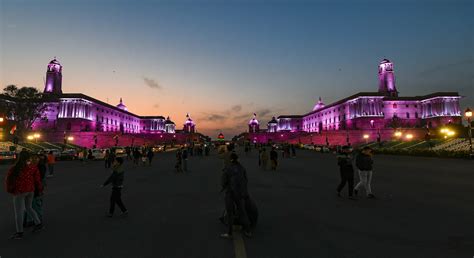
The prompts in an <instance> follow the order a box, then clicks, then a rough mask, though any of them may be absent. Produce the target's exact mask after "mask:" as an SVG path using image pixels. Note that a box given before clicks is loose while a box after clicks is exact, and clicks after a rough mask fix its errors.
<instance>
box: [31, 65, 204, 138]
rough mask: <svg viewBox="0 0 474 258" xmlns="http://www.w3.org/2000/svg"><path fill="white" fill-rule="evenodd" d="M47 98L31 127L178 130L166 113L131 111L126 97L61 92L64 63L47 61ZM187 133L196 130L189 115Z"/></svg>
mask: <svg viewBox="0 0 474 258" xmlns="http://www.w3.org/2000/svg"><path fill="white" fill-rule="evenodd" d="M44 94H45V96H44V99H45V105H47V109H46V111H45V112H44V114H43V116H42V118H41V119H38V120H37V121H35V123H34V124H33V126H32V128H31V129H32V130H43V131H50V132H54V131H58V132H63V131H64V132H117V133H121V134H161V133H168V134H175V133H176V132H177V131H176V130H175V127H176V125H175V123H174V122H173V121H171V120H170V118H169V117H167V118H166V119H165V118H164V117H163V116H139V115H136V114H133V113H131V112H129V111H128V108H127V107H126V106H125V104H124V102H123V99H122V98H120V101H119V103H118V105H116V106H113V105H110V104H108V103H104V102H102V101H100V100H97V99H94V98H92V97H90V96H87V95H84V94H80V93H63V92H62V66H61V64H60V63H59V62H58V61H57V60H56V59H54V60H52V61H51V62H50V63H49V64H48V68H47V72H46V82H45V88H44ZM182 132H184V133H195V132H196V124H195V122H194V121H193V120H192V119H191V118H190V117H189V115H188V116H186V120H185V124H184V130H183V131H182Z"/></svg>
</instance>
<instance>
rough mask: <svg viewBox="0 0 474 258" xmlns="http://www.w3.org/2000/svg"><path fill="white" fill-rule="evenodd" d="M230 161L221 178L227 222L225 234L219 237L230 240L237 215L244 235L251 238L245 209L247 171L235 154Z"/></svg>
mask: <svg viewBox="0 0 474 258" xmlns="http://www.w3.org/2000/svg"><path fill="white" fill-rule="evenodd" d="M230 160H231V164H230V165H229V166H227V167H226V168H225V169H224V173H223V174H222V178H221V186H222V190H221V192H222V191H224V192H225V198H224V199H225V210H226V216H227V222H228V225H227V232H226V233H223V234H221V237H223V238H232V227H233V225H234V220H236V219H237V214H238V217H239V220H240V222H241V223H242V227H243V230H244V235H245V236H247V237H251V236H252V233H251V231H250V222H249V218H248V215H247V211H246V209H245V200H246V199H248V198H249V194H248V188H247V184H248V179H247V171H246V170H245V168H244V167H243V166H242V165H241V164H240V162H239V160H238V156H237V154H235V153H232V154H231V155H230Z"/></svg>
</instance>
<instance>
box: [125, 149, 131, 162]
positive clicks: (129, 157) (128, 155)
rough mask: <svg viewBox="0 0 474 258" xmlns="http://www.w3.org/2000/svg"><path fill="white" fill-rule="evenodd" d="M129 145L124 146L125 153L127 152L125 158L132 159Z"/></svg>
mask: <svg viewBox="0 0 474 258" xmlns="http://www.w3.org/2000/svg"><path fill="white" fill-rule="evenodd" d="M130 148H131V147H126V148H125V153H127V160H131V159H132V151H131V149H130Z"/></svg>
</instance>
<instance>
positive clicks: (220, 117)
mask: <svg viewBox="0 0 474 258" xmlns="http://www.w3.org/2000/svg"><path fill="white" fill-rule="evenodd" d="M226 119H227V117H226V116H223V115H219V114H211V115H208V116H207V117H205V118H204V120H206V121H211V122H218V121H224V120H226Z"/></svg>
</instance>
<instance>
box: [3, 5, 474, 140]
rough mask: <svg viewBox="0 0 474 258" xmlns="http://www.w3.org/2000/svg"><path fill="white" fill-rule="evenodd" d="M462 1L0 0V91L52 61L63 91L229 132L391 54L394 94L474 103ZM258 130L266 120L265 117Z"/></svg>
mask: <svg viewBox="0 0 474 258" xmlns="http://www.w3.org/2000/svg"><path fill="white" fill-rule="evenodd" d="M473 12H474V3H473V1H470V0H466V1H463V0H433V1H428V0H417V1H409V0H391V1H388V0H386V1H380V0H377V1H375V0H367V1H364V0H361V1H355V0H354V1H350V0H347V1H342V0H335V1H329V0H320V1H298V0H291V1H290V0H274V1H272V0H268V1H264V0H256V1H250V0H240V1H238V0H228V1H224V0H222V1H217V0H214V1H205V0H176V1H171V0H169V1H137V0H134V1H132V0H130V1H122V0H119V1H111V0H107V1H90V0H84V1H79V0H77V1H69V0H62V1H50V0H42V1H37V0H29V1H25V0H0V33H1V34H0V86H1V87H4V86H6V85H8V84H16V85H18V86H35V87H38V88H41V89H43V87H44V82H43V80H44V76H45V73H46V65H47V63H48V62H49V61H50V60H51V59H52V58H53V57H54V56H56V57H57V58H58V60H59V61H60V62H61V64H62V65H63V92H69V93H73V92H82V93H85V94H87V95H90V96H92V97H94V98H97V99H100V100H103V101H105V102H107V100H108V102H109V103H110V104H114V105H115V104H117V103H118V101H119V98H120V97H122V98H123V100H124V103H125V104H126V105H127V106H128V109H129V110H130V111H131V112H134V113H136V114H139V115H163V116H167V115H170V116H171V118H172V119H173V120H174V121H175V122H176V124H177V126H178V127H181V125H182V123H183V122H184V119H185V115H186V113H187V112H189V113H190V114H191V116H192V117H193V119H194V120H195V121H196V122H197V129H198V131H201V132H203V133H205V134H208V135H210V136H212V137H216V135H217V134H218V132H219V131H222V132H223V133H224V134H225V135H226V137H227V138H230V137H232V136H233V135H235V134H237V133H239V132H241V131H243V130H245V129H246V123H247V122H248V120H249V119H250V118H251V115H252V114H253V113H254V112H256V113H257V115H258V116H259V119H260V120H261V122H263V123H265V124H266V122H267V121H268V120H269V119H271V116H272V115H275V116H277V115H281V114H302V113H306V112H308V111H310V110H311V109H312V107H313V105H314V103H315V101H316V100H317V99H318V97H319V96H321V97H322V98H323V100H324V102H325V103H326V104H329V103H331V102H333V101H336V100H338V99H341V98H344V97H347V96H348V95H352V94H354V93H357V92H360V91H376V90H377V65H378V63H379V62H380V60H381V59H383V58H388V59H390V60H391V61H392V62H393V63H394V69H395V76H396V80H397V81H396V86H397V88H398V90H399V92H400V95H402V96H408V95H424V94H428V93H431V92H435V91H458V92H459V93H460V94H461V95H463V96H466V97H465V98H464V99H463V100H462V107H463V108H465V107H466V106H470V107H474V72H473V71H474V70H473V66H474V32H473V31H474V15H472V13H473ZM264 127H266V126H264Z"/></svg>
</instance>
